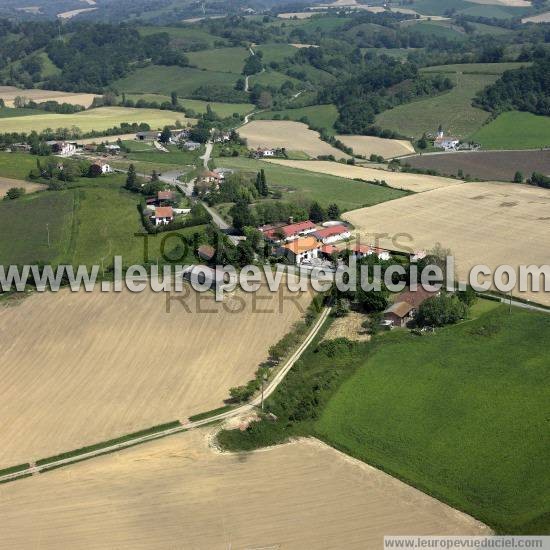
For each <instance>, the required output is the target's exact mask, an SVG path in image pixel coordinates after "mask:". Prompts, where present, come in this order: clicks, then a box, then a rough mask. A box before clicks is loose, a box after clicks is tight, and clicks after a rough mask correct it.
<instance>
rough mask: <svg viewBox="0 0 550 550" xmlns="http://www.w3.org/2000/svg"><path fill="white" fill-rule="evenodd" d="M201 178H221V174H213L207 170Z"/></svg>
mask: <svg viewBox="0 0 550 550" xmlns="http://www.w3.org/2000/svg"><path fill="white" fill-rule="evenodd" d="M201 177H203V178H216V179H217V178H219V177H220V176H219V174H216V172H212V171H211V170H205V171H204V172H203V173H202V174H201Z"/></svg>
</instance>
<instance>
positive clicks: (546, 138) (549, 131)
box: [472, 111, 550, 149]
mask: <svg viewBox="0 0 550 550" xmlns="http://www.w3.org/2000/svg"><path fill="white" fill-rule="evenodd" d="M472 139H473V140H474V141H475V142H477V143H481V145H482V147H483V148H484V149H538V148H539V147H550V118H549V117H545V116H537V115H534V114H532V113H523V112H520V111H510V112H507V113H502V114H501V115H499V116H498V117H497V118H496V119H495V120H493V121H491V122H489V124H487V125H486V126H483V127H482V128H480V129H479V130H478V131H477V132H476V133H475V134H474V135H473V136H472Z"/></svg>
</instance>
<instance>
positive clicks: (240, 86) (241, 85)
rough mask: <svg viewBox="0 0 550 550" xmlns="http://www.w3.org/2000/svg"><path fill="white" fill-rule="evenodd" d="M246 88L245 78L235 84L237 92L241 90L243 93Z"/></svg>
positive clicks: (239, 79)
mask: <svg viewBox="0 0 550 550" xmlns="http://www.w3.org/2000/svg"><path fill="white" fill-rule="evenodd" d="M245 88H246V81H245V79H244V78H242V77H241V78H238V79H237V82H235V90H239V91H240V92H243V91H244V89H245Z"/></svg>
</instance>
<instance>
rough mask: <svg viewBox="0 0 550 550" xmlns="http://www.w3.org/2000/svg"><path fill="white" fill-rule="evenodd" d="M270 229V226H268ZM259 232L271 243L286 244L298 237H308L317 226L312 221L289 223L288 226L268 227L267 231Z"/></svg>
mask: <svg viewBox="0 0 550 550" xmlns="http://www.w3.org/2000/svg"><path fill="white" fill-rule="evenodd" d="M269 227H270V226H269ZM260 231H262V233H263V234H264V236H265V237H266V238H267V239H268V240H270V241H273V242H276V243H277V242H281V240H283V241H285V242H288V241H291V240H293V239H297V238H298V237H301V236H304V235H308V234H310V233H313V232H314V231H317V226H316V225H315V224H314V223H313V222H312V221H309V220H307V221H305V222H297V223H291V224H289V225H283V226H279V227H270V228H269V229H266V230H262V228H260Z"/></svg>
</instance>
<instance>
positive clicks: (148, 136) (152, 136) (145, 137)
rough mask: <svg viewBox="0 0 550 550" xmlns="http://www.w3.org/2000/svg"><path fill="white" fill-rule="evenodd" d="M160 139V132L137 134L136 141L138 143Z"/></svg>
mask: <svg viewBox="0 0 550 550" xmlns="http://www.w3.org/2000/svg"><path fill="white" fill-rule="evenodd" d="M159 137H160V132H158V131H156V132H138V133H137V134H136V139H137V140H138V141H156V140H157V139H158V138H159Z"/></svg>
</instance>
